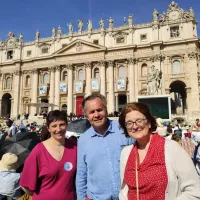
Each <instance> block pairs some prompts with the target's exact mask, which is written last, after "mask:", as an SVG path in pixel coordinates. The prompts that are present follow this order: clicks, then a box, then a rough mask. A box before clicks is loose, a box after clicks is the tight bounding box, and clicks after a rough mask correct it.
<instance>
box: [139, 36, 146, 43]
mask: <svg viewBox="0 0 200 200" xmlns="http://www.w3.org/2000/svg"><path fill="white" fill-rule="evenodd" d="M146 40H147V34H142V35H140V41H142V42H143V41H146Z"/></svg>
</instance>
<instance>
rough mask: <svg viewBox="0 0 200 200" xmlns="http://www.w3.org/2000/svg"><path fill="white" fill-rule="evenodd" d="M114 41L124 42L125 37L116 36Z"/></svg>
mask: <svg viewBox="0 0 200 200" xmlns="http://www.w3.org/2000/svg"><path fill="white" fill-rule="evenodd" d="M116 43H117V44H123V43H125V38H124V37H117V38H116Z"/></svg>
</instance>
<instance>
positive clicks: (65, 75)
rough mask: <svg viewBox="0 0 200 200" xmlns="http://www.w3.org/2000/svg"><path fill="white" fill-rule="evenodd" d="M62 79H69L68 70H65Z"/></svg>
mask: <svg viewBox="0 0 200 200" xmlns="http://www.w3.org/2000/svg"><path fill="white" fill-rule="evenodd" d="M62 80H63V81H66V80H67V72H66V71H64V72H63V76H62Z"/></svg>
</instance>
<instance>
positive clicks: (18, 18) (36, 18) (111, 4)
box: [0, 0, 200, 41]
mask: <svg viewBox="0 0 200 200" xmlns="http://www.w3.org/2000/svg"><path fill="white" fill-rule="evenodd" d="M176 2H177V3H178V5H179V7H181V8H183V9H184V10H188V9H189V8H190V7H192V8H193V9H194V12H195V17H196V19H197V20H198V21H200V0H190V1H189V0H177V1H176ZM170 3H171V1H170V0H9V1H2V2H1V12H0V40H5V39H7V34H8V32H9V31H12V32H14V33H15V35H16V36H17V37H18V34H19V33H20V32H21V33H22V34H23V35H24V41H31V40H34V39H35V32H36V30H37V29H38V30H39V31H40V36H41V37H49V36H51V30H52V27H56V28H57V27H58V26H59V25H61V27H62V31H63V33H67V32H68V27H67V23H69V22H71V23H73V26H74V30H77V20H78V19H82V20H83V22H84V29H86V26H87V25H86V23H87V20H88V19H91V20H92V22H93V28H97V27H99V20H100V18H101V17H102V18H104V20H105V26H108V22H107V19H108V18H109V17H110V16H111V17H112V18H113V20H114V26H119V25H122V24H123V19H124V17H127V16H128V15H129V13H131V14H133V23H137V24H138V23H145V22H149V21H151V19H152V13H153V10H154V8H156V9H157V10H158V12H159V13H162V12H163V11H166V10H167V8H168V5H169V4H170ZM198 32H200V29H199V26H198ZM198 35H199V34H198Z"/></svg>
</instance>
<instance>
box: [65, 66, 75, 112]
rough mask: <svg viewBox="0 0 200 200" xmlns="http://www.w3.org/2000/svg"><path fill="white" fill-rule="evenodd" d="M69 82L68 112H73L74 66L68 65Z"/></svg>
mask: <svg viewBox="0 0 200 200" xmlns="http://www.w3.org/2000/svg"><path fill="white" fill-rule="evenodd" d="M67 69H68V72H67V74H68V83H67V88H68V89H67V114H68V115H69V114H70V113H71V112H73V85H74V84H73V66H72V65H67Z"/></svg>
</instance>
